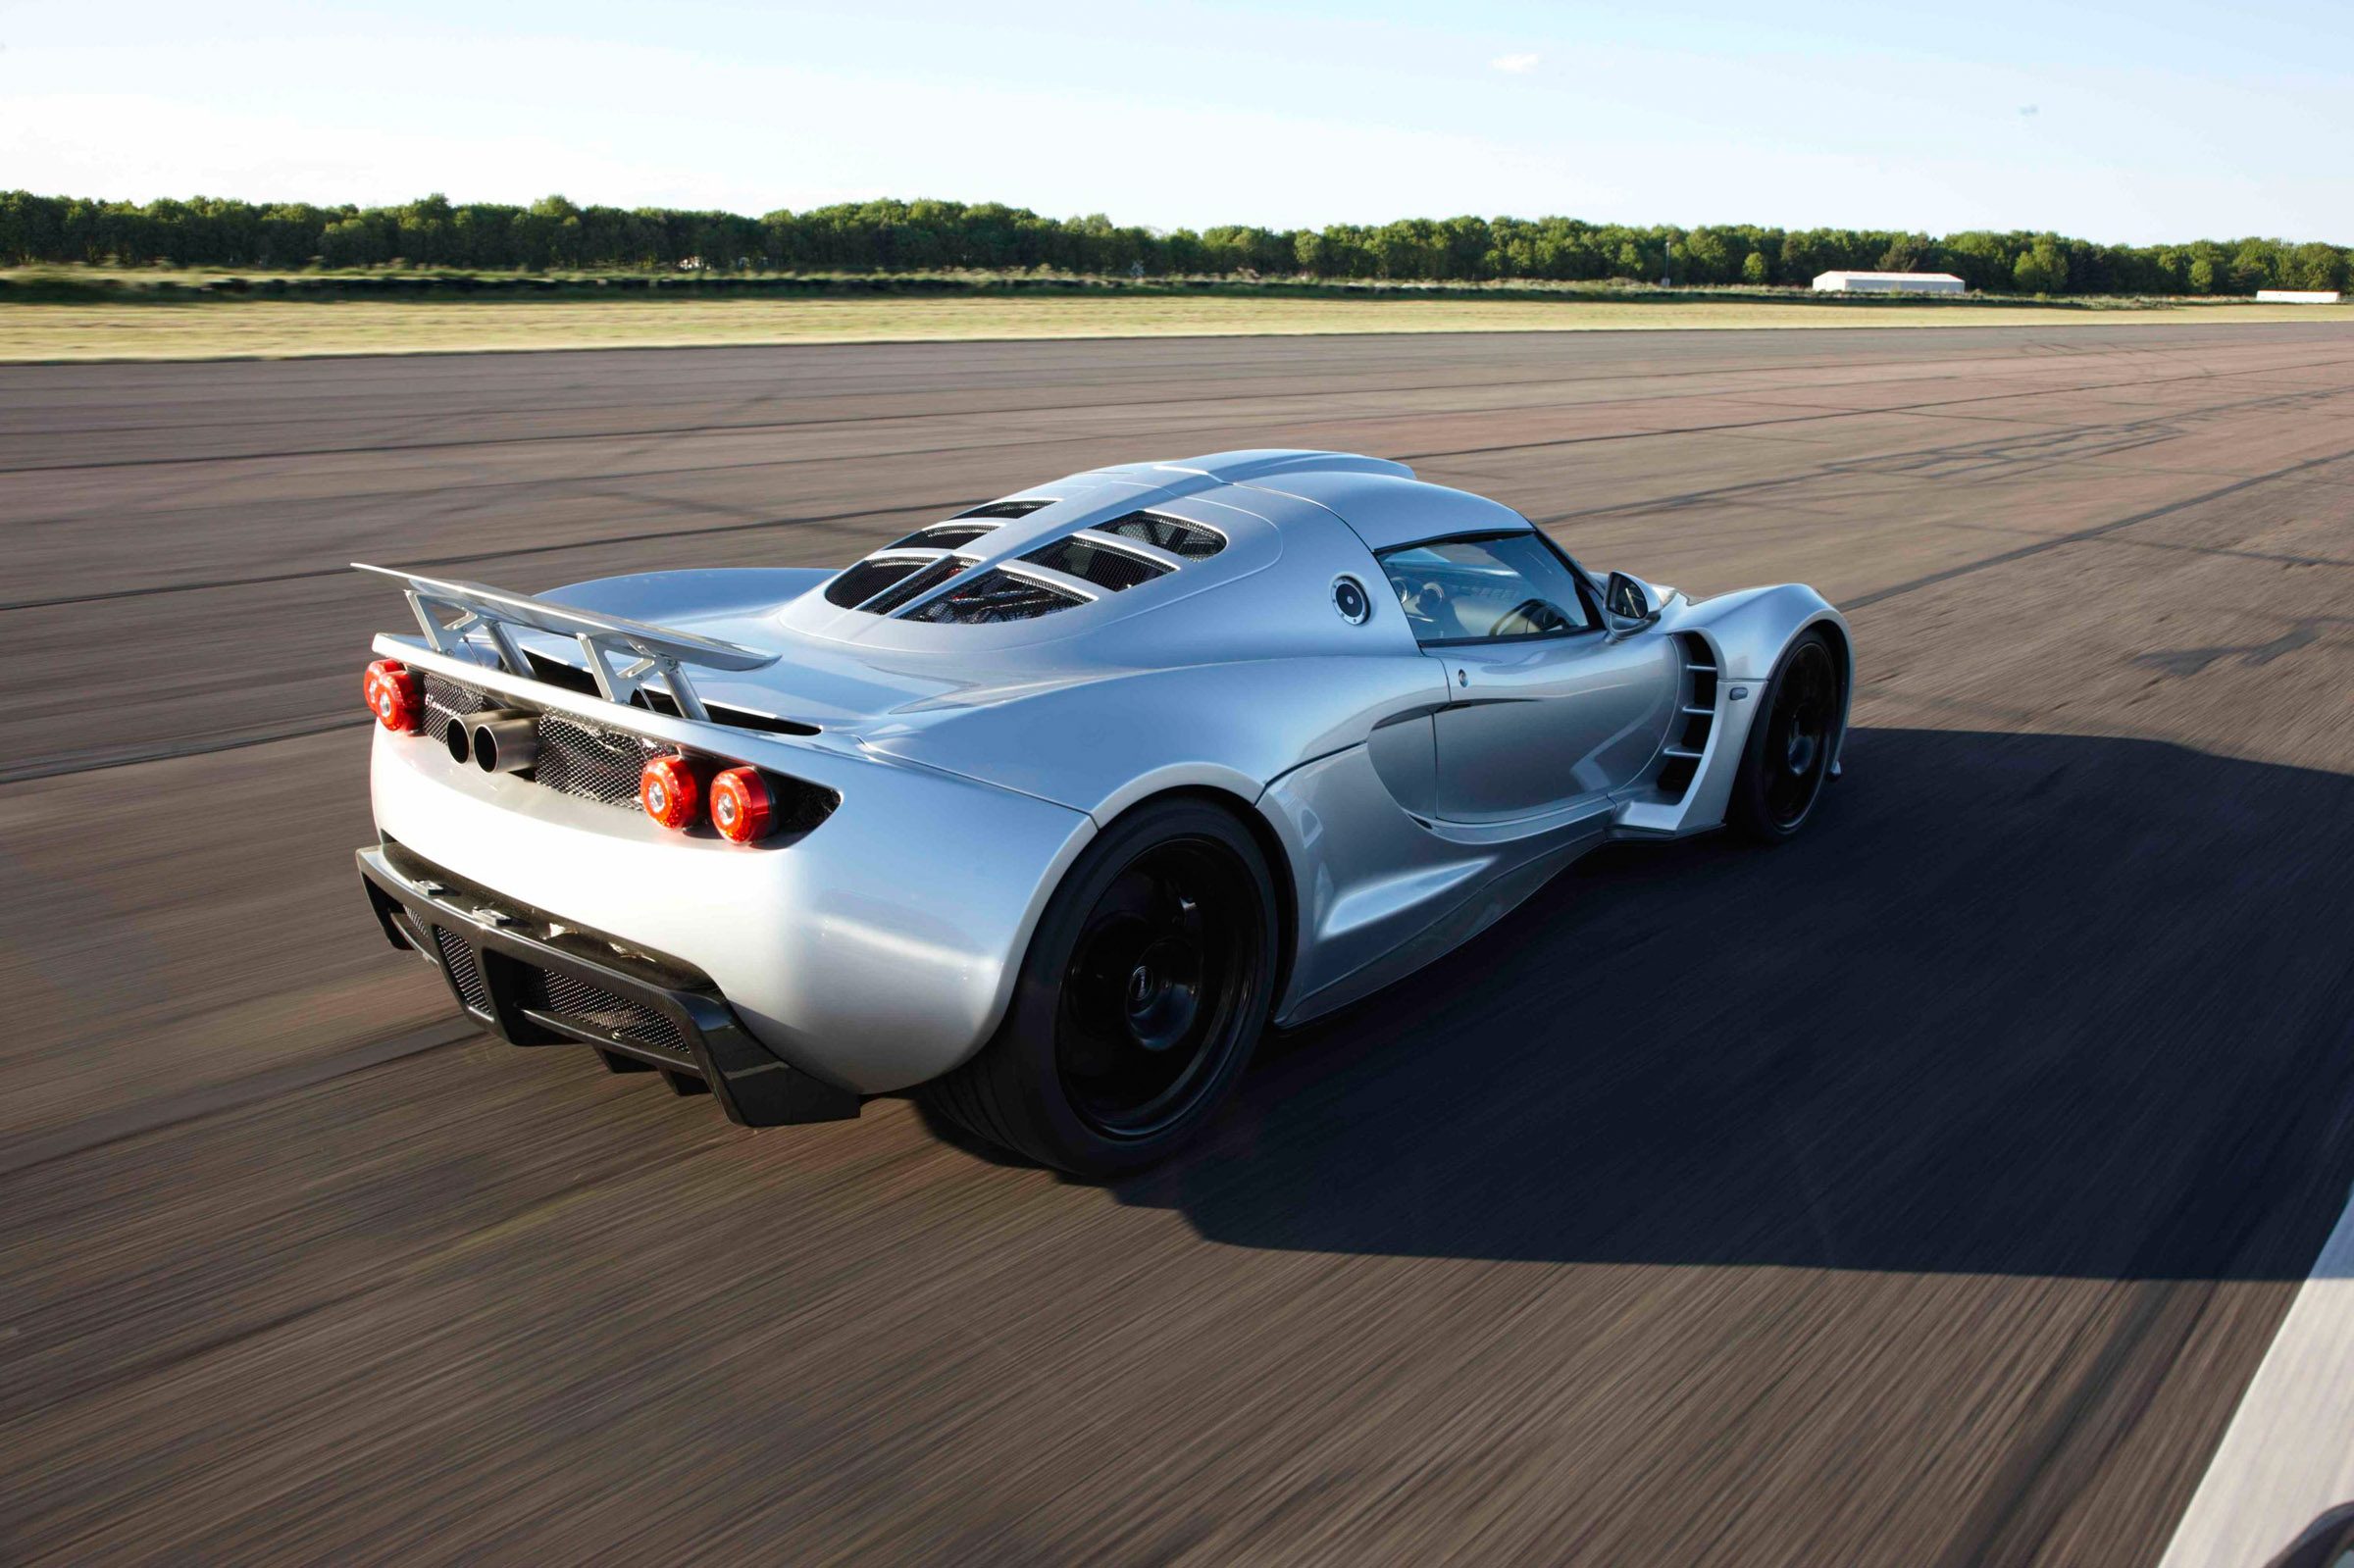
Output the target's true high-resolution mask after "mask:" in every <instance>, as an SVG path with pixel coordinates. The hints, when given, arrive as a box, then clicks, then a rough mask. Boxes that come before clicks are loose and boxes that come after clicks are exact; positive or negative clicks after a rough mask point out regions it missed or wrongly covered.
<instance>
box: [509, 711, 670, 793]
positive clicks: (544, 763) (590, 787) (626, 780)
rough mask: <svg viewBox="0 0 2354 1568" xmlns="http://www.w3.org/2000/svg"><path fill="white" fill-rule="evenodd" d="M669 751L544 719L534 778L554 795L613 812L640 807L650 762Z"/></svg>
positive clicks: (557, 718) (553, 717) (572, 722)
mask: <svg viewBox="0 0 2354 1568" xmlns="http://www.w3.org/2000/svg"><path fill="white" fill-rule="evenodd" d="M668 749H669V748H668V747H666V746H662V745H658V744H656V743H655V742H653V741H651V740H646V739H642V738H640V736H637V735H632V734H624V733H621V732H620V731H618V730H600V729H597V728H596V727H595V726H593V725H586V724H582V723H581V722H579V721H578V720H576V719H570V718H567V717H565V716H564V715H563V714H560V713H543V714H541V715H540V716H539V759H538V761H537V763H536V764H535V765H534V766H533V768H532V777H533V779H535V780H537V782H538V783H540V784H545V785H546V786H547V787H548V788H550V789H555V790H560V791H562V792H563V793H565V794H568V795H579V796H581V797H582V798H583V799H585V800H601V801H603V802H604V803H605V804H606V805H608V806H631V807H635V806H636V805H637V804H638V781H639V778H640V775H642V774H643V773H644V772H645V761H646V759H647V758H648V757H651V756H654V755H656V754H657V753H659V752H662V751H666V750H668Z"/></svg>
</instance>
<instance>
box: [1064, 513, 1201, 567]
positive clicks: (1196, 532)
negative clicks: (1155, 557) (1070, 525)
mask: <svg viewBox="0 0 2354 1568" xmlns="http://www.w3.org/2000/svg"><path fill="white" fill-rule="evenodd" d="M1096 531H1097V532H1098V533H1116V534H1118V535H1120V537H1122V538H1126V539H1142V540H1144V541H1145V542H1146V543H1147V544H1153V545H1158V546H1159V547H1160V548H1161V549H1164V550H1166V551H1168V552H1169V553H1170V554H1171V555H1182V556H1185V557H1187V558H1189V559H1192V560H1201V559H1202V558H1203V557H1204V556H1211V555H1215V554H1217V553H1218V552H1219V551H1220V550H1223V549H1224V548H1226V539H1225V535H1223V534H1221V533H1219V532H1217V531H1215V530H1213V529H1205V528H1203V527H1202V526H1201V525H1200V524H1199V523H1184V522H1180V521H1179V520H1177V519H1176V518H1173V517H1162V516H1161V515H1160V514H1159V513H1158V512H1131V513H1129V514H1128V515H1127V516H1126V517H1116V518H1113V519H1112V520H1111V521H1110V522H1108V523H1099V524H1097V525H1096Z"/></svg>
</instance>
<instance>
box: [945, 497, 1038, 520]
mask: <svg viewBox="0 0 2354 1568" xmlns="http://www.w3.org/2000/svg"><path fill="white" fill-rule="evenodd" d="M1053 504H1054V503H1053V502H1052V501H1051V500H1046V501H992V502H990V503H989V504H988V505H987V506H976V507H974V508H973V509H972V510H971V511H970V512H959V513H957V514H956V516H957V518H958V519H959V520H960V521H961V520H962V519H964V518H968V517H995V518H1008V517H1028V516H1029V515H1030V514H1031V513H1033V512H1038V511H1043V510H1045V509H1046V508H1047V507H1049V506H1052V505H1053Z"/></svg>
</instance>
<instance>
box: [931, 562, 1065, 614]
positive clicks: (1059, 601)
mask: <svg viewBox="0 0 2354 1568" xmlns="http://www.w3.org/2000/svg"><path fill="white" fill-rule="evenodd" d="M1080 602H1081V601H1080V600H1078V599H1077V598H1074V597H1073V596H1072V595H1070V594H1068V593H1064V592H1062V591H1061V590H1060V589H1058V588H1049V587H1048V586H1047V585H1046V584H1045V583H1043V582H1029V581H1028V580H1026V579H1023V578H1018V577H1015V576H1014V575H1013V574H1012V573H1010V572H985V573H983V574H982V575H981V576H979V577H977V578H975V579H973V581H972V582H967V583H966V584H964V586H962V587H960V588H958V589H956V590H955V591H954V592H952V593H945V594H943V595H941V596H940V597H939V598H937V599H934V600H933V601H932V602H931V603H930V604H927V605H925V606H924V607H923V608H922V609H920V610H917V611H914V612H913V613H911V614H910V615H908V616H907V618H906V619H908V620H910V621H931V622H934V623H937V624H942V625H947V626H987V625H991V624H993V623H996V622H999V621H1030V620H1035V619H1037V618H1038V617H1039V616H1042V615H1052V614H1053V613H1054V612H1055V611H1056V610H1067V609H1069V608H1070V607H1071V606H1072V605H1074V604H1078V603H1080Z"/></svg>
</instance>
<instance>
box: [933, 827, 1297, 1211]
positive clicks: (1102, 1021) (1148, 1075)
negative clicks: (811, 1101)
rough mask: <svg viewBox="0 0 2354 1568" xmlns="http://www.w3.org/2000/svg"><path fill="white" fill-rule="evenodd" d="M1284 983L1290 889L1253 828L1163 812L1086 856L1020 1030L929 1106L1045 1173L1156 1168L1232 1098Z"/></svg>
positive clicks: (1017, 987)
mask: <svg viewBox="0 0 2354 1568" xmlns="http://www.w3.org/2000/svg"><path fill="white" fill-rule="evenodd" d="M1274 974H1275V888H1274V884H1273V882H1272V881H1271V879H1270V878H1269V876H1268V872H1267V865H1266V858H1265V856H1263V855H1262V854H1260V852H1259V849H1258V846H1257V844H1256V843H1255V842H1254V841H1253V839H1252V836H1251V834H1250V832H1249V831H1248V830H1247V829H1245V828H1244V827H1243V825H1242V824H1241V823H1240V822H1238V821H1236V820H1235V819H1234V817H1233V816H1231V815H1230V814H1228V813H1227V812H1225V811H1223V810H1220V809H1219V808H1218V807H1216V806H1214V805H1211V804H1209V803H1208V802H1207V801H1203V800H1192V799H1175V800H1168V801H1163V802H1160V803H1158V804H1155V805H1150V806H1146V807H1144V808H1143V809H1141V810H1139V811H1136V812H1133V813H1131V814H1130V815H1128V816H1126V817H1124V818H1122V819H1120V820H1119V821H1118V822H1116V823H1114V824H1113V825H1112V827H1111V828H1110V829H1109V830H1108V831H1107V832H1106V833H1105V834H1104V835H1102V836H1101V837H1100V838H1098V839H1097V840H1096V841H1095V842H1094V843H1092V844H1090V845H1089V846H1088V847H1087V849H1086V850H1085V851H1084V852H1083V853H1082V854H1081V855H1080V857H1079V859H1078V861H1077V863H1076V864H1074V865H1073V866H1072V868H1071V870H1070V872H1069V873H1068V874H1067V875H1066V876H1065V877H1064V878H1063V881H1062V885H1061V886H1060V887H1058V888H1057V889H1056V890H1055V893H1054V896H1053V898H1052V899H1051V900H1050V901H1049V903H1048V905H1047V911H1046V914H1045V915H1044V917H1042V918H1041V920H1040V921H1039V926H1038V931H1037V933H1036V934H1035V935H1034V936H1032V937H1031V940H1030V950H1029V952H1028V954H1027V955H1026V956H1025V958H1024V960H1023V963H1022V969H1021V973H1020V975H1019V976H1018V977H1017V979H1016V981H1015V983H1014V993H1013V1000H1012V1002H1011V1004H1010V1005H1009V1007H1008V1008H1007V1010H1006V1016H1005V1021H1004V1023H1003V1024H1002V1025H1000V1026H999V1028H998V1033H997V1035H996V1036H995V1037H992V1039H991V1040H990V1042H989V1043H988V1044H987V1045H986V1046H984V1047H983V1048H982V1050H981V1052H980V1054H978V1055H977V1056H975V1057H974V1058H973V1059H972V1060H971V1061H969V1062H966V1063H965V1064H964V1065H963V1066H961V1067H959V1068H957V1069H956V1070H955V1071H954V1072H951V1073H949V1074H947V1076H946V1077H943V1078H941V1079H938V1080H936V1081H935V1082H933V1083H932V1084H929V1085H927V1086H926V1087H925V1089H924V1097H925V1099H926V1100H927V1101H928V1102H929V1103H930V1104H931V1105H932V1106H933V1108H934V1109H936V1110H937V1111H939V1112H941V1113H942V1114H944V1115H946V1116H947V1118H948V1119H949V1120H951V1121H953V1122H955V1123H956V1124H957V1125H958V1126H961V1127H963V1128H964V1129H965V1130H966V1131H968V1132H970V1133H973V1134H975V1135H977V1136H979V1137H981V1138H986V1139H988V1140H989V1141H991V1142H993V1143H997V1144H1000V1145H1002V1146H1004V1147H1006V1148H1009V1149H1012V1150H1013V1151H1015V1152H1016V1153H1020V1154H1024V1155H1027V1156H1029V1157H1030V1158H1032V1159H1035V1160H1037V1161H1039V1162H1040V1163H1042V1164H1046V1165H1051V1166H1055V1167H1057V1168H1059V1169H1061V1170H1065V1171H1070V1172H1073V1173H1074V1174H1077V1175H1081V1176H1093V1177H1109V1176H1119V1175H1123V1174H1126V1173H1128V1172H1131V1171H1136V1170H1140V1169H1142V1168H1143V1167H1145V1166H1147V1165H1151V1164H1152V1163H1153V1162H1154V1161H1157V1160H1160V1159H1163V1158H1166V1157H1167V1156H1168V1155H1170V1154H1172V1153H1174V1152H1175V1151H1176V1150H1177V1149H1178V1148H1179V1147H1180V1146H1181V1145H1182V1144H1184V1143H1185V1142H1186V1141H1188V1140H1189V1139H1191V1138H1193V1137H1194V1136H1195V1135H1196V1134H1197V1133H1199V1132H1200V1131H1201V1129H1202V1127H1203V1125H1204V1124H1205V1123H1206V1122H1207V1121H1208V1120H1209V1118H1210V1116H1211V1115H1212V1114H1213V1113H1214V1112H1215V1111H1216V1109H1217V1107H1218V1105H1219V1104H1220V1103H1221V1102H1223V1101H1224V1099H1225V1098H1226V1096H1227V1094H1228V1093H1229V1092H1231V1091H1232V1089H1233V1087H1234V1085H1235V1082H1236V1081H1237V1080H1238V1079H1239V1078H1240V1077H1241V1076H1242V1071H1243V1068H1244V1066H1245V1064H1246V1063H1248V1062H1249V1061H1250V1059H1251V1052H1252V1050H1253V1048H1254V1046H1255V1045H1256V1044H1257V1043H1258V1037H1259V1032H1260V1030H1261V1029H1262V1028H1263V1027H1264V1025H1265V1023H1266V1016H1267V1012H1268V1009H1269V1007H1270V1006H1271V1005H1272V997H1271V995H1270V989H1271V986H1272V983H1273V978H1274Z"/></svg>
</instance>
